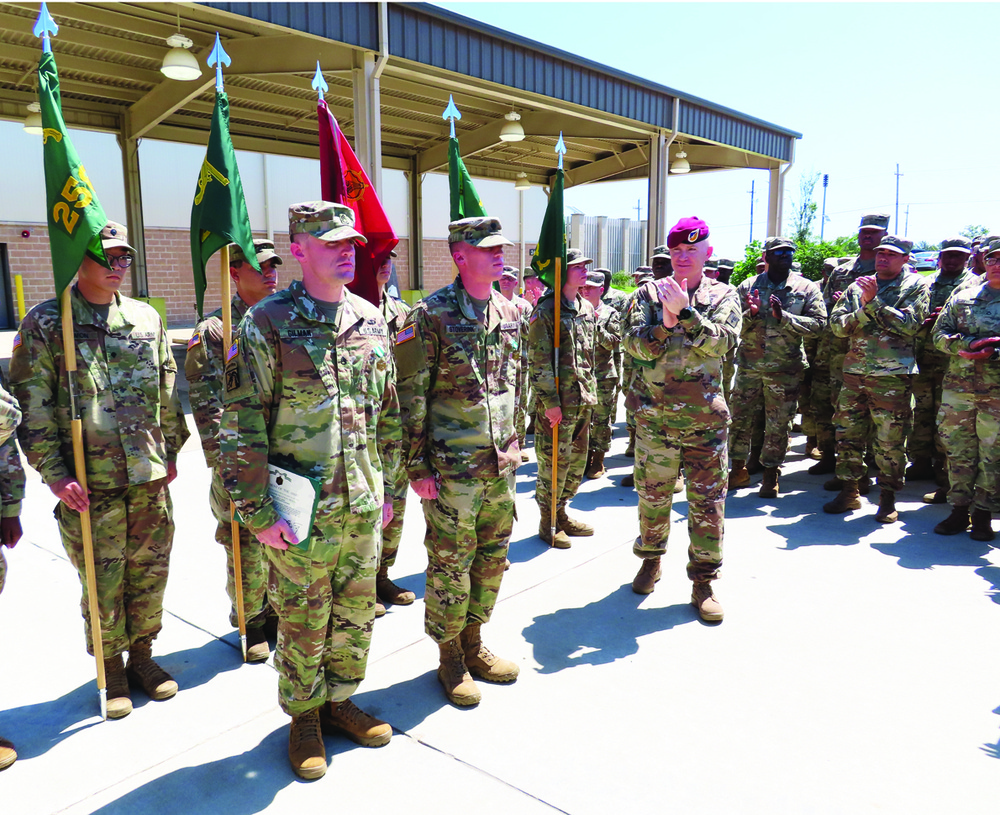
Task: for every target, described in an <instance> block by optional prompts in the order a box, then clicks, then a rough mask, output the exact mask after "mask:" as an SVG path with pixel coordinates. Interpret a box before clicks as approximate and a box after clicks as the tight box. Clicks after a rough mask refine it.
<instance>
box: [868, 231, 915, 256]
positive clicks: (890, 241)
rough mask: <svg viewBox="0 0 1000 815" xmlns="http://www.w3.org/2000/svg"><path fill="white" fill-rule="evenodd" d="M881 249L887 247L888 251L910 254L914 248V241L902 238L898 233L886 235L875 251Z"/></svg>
mask: <svg viewBox="0 0 1000 815" xmlns="http://www.w3.org/2000/svg"><path fill="white" fill-rule="evenodd" d="M880 249H885V250H886V251H888V252H895V253H896V254H897V255H908V254H910V252H911V251H912V250H913V241H908V240H906V238H900V237H897V236H896V235H886V236H885V237H884V238H882V240H881V241H880V242H879V245H878V246H877V247H876V248H875V251H878V250H880Z"/></svg>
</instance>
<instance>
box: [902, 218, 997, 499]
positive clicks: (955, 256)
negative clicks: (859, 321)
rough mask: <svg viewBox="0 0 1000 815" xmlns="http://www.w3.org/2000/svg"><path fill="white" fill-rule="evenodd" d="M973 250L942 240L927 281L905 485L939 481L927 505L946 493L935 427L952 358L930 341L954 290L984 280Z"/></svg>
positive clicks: (965, 243) (963, 243)
mask: <svg viewBox="0 0 1000 815" xmlns="http://www.w3.org/2000/svg"><path fill="white" fill-rule="evenodd" d="M971 251H972V247H971V244H970V243H969V241H968V239H966V238H962V237H956V238H948V239H947V240H944V241H941V253H940V254H939V255H938V271H937V274H935V275H934V276H933V277H929V278H927V281H928V283H929V290H930V291H929V296H930V313H929V314H928V315H927V319H925V320H924V324H923V326H921V328H920V333H919V334H917V344H916V355H917V367H918V368H919V369H920V370H919V371H918V373H917V374H915V375H914V377H913V401H914V406H913V430H912V431H911V433H910V439H909V443H908V444H907V454H908V456H909V459H910V461H912V462H913V464H912V465H911V466H910V468H909V469H908V470H907V471H906V480H907V481H911V480H912V481H918V480H921V479H928V478H935V479H936V480H937V482H938V489H937V490H936V491H935V492H933V493H929V494H928V495H926V496H925V501H926V503H928V504H943V503H945V502H946V501H947V500H948V499H947V495H948V483H947V481H948V478H947V474H946V472H945V452H944V445H942V443H941V437H940V434H939V433H938V428H937V414H938V410H939V409H940V407H941V388H942V383H943V381H944V374H945V371H947V370H948V356H947V355H946V354H942V353H941V352H940V351H936V350H935V349H934V346H933V344H932V342H931V329H932V327H933V325H934V321H935V320H936V319H937V317H938V314H940V313H941V308H942V307H943V306H944V304H945V302H946V301H947V300H948V298H949V297H951V294H952V292H954V291H957V290H958V289H961V288H964V287H965V286H970V285H976V286H978V285H979V284H981V283H982V281H981V280H980V279H979V278H978V277H976V276H975V275H974V274H973V273H972V272H970V271H968V270H967V269H966V268H965V265H966V263H967V262H968V259H969V254H970V252H971Z"/></svg>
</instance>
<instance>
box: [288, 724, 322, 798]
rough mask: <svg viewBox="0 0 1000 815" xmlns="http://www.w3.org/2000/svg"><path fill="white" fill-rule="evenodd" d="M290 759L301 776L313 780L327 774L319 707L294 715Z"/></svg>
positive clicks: (290, 732) (289, 737) (289, 747)
mask: <svg viewBox="0 0 1000 815" xmlns="http://www.w3.org/2000/svg"><path fill="white" fill-rule="evenodd" d="M288 760H289V761H290V762H291V765H292V769H293V770H294V771H295V774H296V775H297V776H298V777H299V778H304V779H306V780H307V781H312V780H314V779H316V778H322V777H323V776H324V775H326V747H325V746H324V744H323V734H322V732H321V730H320V723H319V708H313V709H312V710H310V711H309V712H308V713H302V714H301V715H299V716H292V726H291V729H290V730H289V732H288Z"/></svg>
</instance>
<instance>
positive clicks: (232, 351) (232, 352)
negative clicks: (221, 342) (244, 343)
mask: <svg viewBox="0 0 1000 815" xmlns="http://www.w3.org/2000/svg"><path fill="white" fill-rule="evenodd" d="M239 352H240V341H239V340H233V344H232V345H231V346H230V347H229V353H228V354H226V362H229V360H231V359H232V358H233V357H235V356H236V355H237V354H238V353H239Z"/></svg>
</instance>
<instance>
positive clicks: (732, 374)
mask: <svg viewBox="0 0 1000 815" xmlns="http://www.w3.org/2000/svg"><path fill="white" fill-rule="evenodd" d="M736 379H737V371H736V349H735V348H734V349H733V350H732V351H730V352H729V353H728V354H726V355H725V356H724V357H723V358H722V396H723V398H724V399H725V400H726V404H727V405H731V404H732V403H733V402H732V397H733V387H734V384H733V383H734V382H736Z"/></svg>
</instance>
